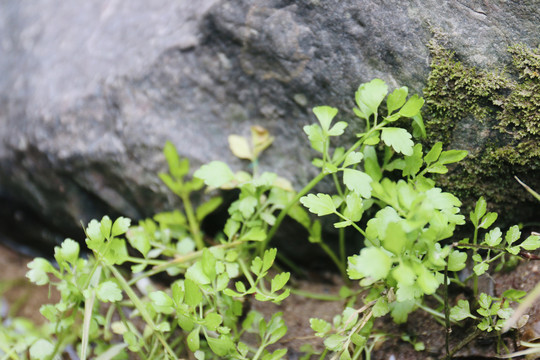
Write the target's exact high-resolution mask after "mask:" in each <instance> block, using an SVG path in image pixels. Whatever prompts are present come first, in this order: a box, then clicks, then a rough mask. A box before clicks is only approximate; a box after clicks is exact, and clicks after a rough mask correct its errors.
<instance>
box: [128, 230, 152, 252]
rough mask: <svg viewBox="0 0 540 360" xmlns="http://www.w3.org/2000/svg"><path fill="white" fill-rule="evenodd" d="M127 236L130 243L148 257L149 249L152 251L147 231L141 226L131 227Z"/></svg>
mask: <svg viewBox="0 0 540 360" xmlns="http://www.w3.org/2000/svg"><path fill="white" fill-rule="evenodd" d="M126 238H127V239H128V241H129V244H130V245H131V246H133V247H134V248H135V249H137V250H139V252H140V253H141V254H142V255H143V256H144V257H146V255H147V254H148V251H150V239H149V238H148V235H147V234H146V231H145V230H144V228H142V227H141V226H138V227H136V228H131V229H129V230H128V232H127V234H126Z"/></svg>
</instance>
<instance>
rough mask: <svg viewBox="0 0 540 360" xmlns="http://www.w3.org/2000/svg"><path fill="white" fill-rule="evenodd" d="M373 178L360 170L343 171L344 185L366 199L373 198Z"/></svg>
mask: <svg viewBox="0 0 540 360" xmlns="http://www.w3.org/2000/svg"><path fill="white" fill-rule="evenodd" d="M372 181H373V179H371V176H369V175H368V174H366V173H365V172H362V171H360V170H353V169H345V170H343V183H344V184H345V186H347V188H348V189H349V190H351V191H353V192H354V193H356V194H357V195H359V196H362V197H363V198H365V199H369V198H371V182H372Z"/></svg>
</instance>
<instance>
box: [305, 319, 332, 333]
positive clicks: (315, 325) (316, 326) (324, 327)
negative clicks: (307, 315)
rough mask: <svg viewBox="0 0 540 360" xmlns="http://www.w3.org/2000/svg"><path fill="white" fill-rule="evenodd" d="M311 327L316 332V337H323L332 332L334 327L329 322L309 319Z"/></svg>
mask: <svg viewBox="0 0 540 360" xmlns="http://www.w3.org/2000/svg"><path fill="white" fill-rule="evenodd" d="M309 325H310V326H311V329H312V330H313V331H315V336H319V337H323V336H324V335H326V333H328V332H329V331H330V330H332V325H331V324H330V323H329V322H328V321H324V320H321V319H317V318H311V319H309Z"/></svg>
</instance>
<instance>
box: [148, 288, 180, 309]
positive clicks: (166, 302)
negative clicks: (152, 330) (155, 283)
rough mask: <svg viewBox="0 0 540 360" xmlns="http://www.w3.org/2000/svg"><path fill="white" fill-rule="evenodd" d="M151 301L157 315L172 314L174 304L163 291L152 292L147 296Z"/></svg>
mask: <svg viewBox="0 0 540 360" xmlns="http://www.w3.org/2000/svg"><path fill="white" fill-rule="evenodd" d="M148 297H149V298H150V300H151V301H152V306H153V307H154V309H155V310H156V311H157V312H158V313H162V314H169V315H170V314H172V313H173V312H174V303H173V300H172V299H171V297H170V296H169V295H167V294H166V293H165V292H163V291H153V292H151V293H150V294H148Z"/></svg>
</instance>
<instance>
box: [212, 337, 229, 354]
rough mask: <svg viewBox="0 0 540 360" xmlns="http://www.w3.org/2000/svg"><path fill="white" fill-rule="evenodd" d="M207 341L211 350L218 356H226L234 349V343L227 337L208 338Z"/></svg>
mask: <svg viewBox="0 0 540 360" xmlns="http://www.w3.org/2000/svg"><path fill="white" fill-rule="evenodd" d="M206 341H207V342H208V346H210V349H211V350H212V351H213V352H214V354H216V355H218V356H225V355H227V354H228V353H229V352H230V351H231V350H233V349H234V343H233V341H232V340H231V339H230V338H228V337H226V336H221V337H220V338H219V339H217V338H213V337H210V336H207V337H206Z"/></svg>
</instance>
